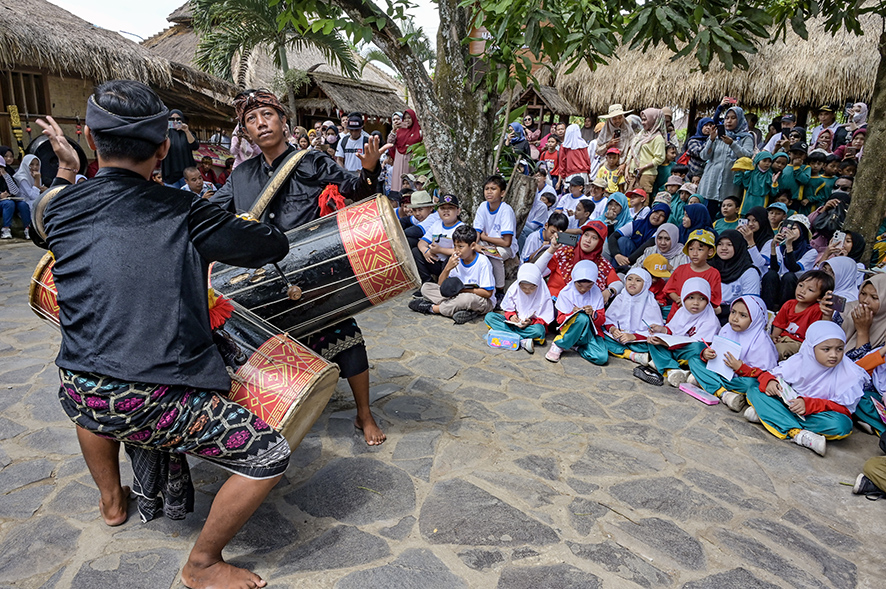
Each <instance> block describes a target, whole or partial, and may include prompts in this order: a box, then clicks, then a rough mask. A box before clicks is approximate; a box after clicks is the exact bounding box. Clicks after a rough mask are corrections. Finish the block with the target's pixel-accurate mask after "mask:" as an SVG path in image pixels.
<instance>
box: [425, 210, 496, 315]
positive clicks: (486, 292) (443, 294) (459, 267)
mask: <svg viewBox="0 0 886 589" xmlns="http://www.w3.org/2000/svg"><path fill="white" fill-rule="evenodd" d="M477 239H478V235H477V230H476V229H474V228H473V227H470V226H468V225H464V224H462V225H459V226H458V227H456V229H455V231H453V233H452V241H453V247H454V249H455V253H453V254H452V255H451V256H450V257H449V260H447V262H446V265H445V266H444V267H443V272H441V273H440V277H439V278H438V280H437V282H425V283H424V284H423V285H422V286H421V294H422V297H423V298H417V299H412V300H411V301H409V308H410V309H412V310H413V311H416V312H418V313H425V314H426V315H434V314H440V315H443V316H444V317H452V320H453V321H455V323H456V324H462V323H467V322H468V321H470V320H471V319H474V318H476V317H479V316H481V315H485V314H486V313H489V312H490V311H492V309H493V307H494V306H495V276H493V273H492V264H490V262H489V259H488V258H487V257H486V256H481V255H480V254H479V253H478V250H479V249H480V244H479V243H478V242H477Z"/></svg>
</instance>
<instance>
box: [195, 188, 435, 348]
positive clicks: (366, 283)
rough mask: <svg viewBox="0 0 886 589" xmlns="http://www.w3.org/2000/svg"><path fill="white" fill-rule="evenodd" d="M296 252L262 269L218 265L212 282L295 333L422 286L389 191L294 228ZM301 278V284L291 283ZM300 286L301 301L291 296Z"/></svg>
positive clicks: (291, 245) (292, 239) (291, 233)
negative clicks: (389, 196)
mask: <svg viewBox="0 0 886 589" xmlns="http://www.w3.org/2000/svg"><path fill="white" fill-rule="evenodd" d="M286 236H287V237H288V238H289V254H288V255H287V256H286V257H285V258H284V259H283V260H282V261H281V262H280V263H279V264H278V266H279V267H280V268H281V269H282V271H283V273H284V274H285V276H286V278H285V280H284V279H283V277H281V276H280V273H279V272H278V271H277V270H276V269H275V268H274V266H273V265H269V266H265V267H263V268H259V269H257V270H249V269H245V268H238V267H236V266H227V265H224V264H218V263H216V264H214V265H213V267H212V270H211V275H210V280H211V282H212V287H213V288H214V289H215V290H216V291H217V292H220V293H222V294H223V295H225V296H226V297H228V298H230V299H232V300H234V301H236V302H238V303H240V304H241V305H243V306H244V307H246V308H247V309H249V310H250V311H252V312H253V313H255V314H256V315H258V316H259V317H261V318H262V319H264V320H265V321H267V322H268V323H271V324H272V325H274V326H276V327H277V328H278V329H280V330H283V331H285V332H286V333H288V334H289V335H290V336H292V337H300V336H303V335H307V334H310V333H313V332H315V331H318V330H320V329H322V328H324V327H327V326H330V325H334V324H335V323H338V322H339V321H341V320H343V319H347V318H348V317H351V316H353V315H356V314H357V313H359V312H360V311H363V310H365V309H367V308H369V307H371V306H373V305H377V304H379V303H382V302H384V301H386V300H388V299H391V298H393V297H395V296H397V295H399V294H402V293H404V292H406V291H410V290H415V289H417V288H419V286H420V285H421V281H420V280H419V277H418V270H417V269H416V267H415V261H414V260H413V259H412V252H411V251H410V248H409V245H408V244H407V242H406V236H405V235H404V234H403V229H402V228H401V227H400V222H399V221H398V219H397V216H396V214H395V213H394V209H393V208H392V207H391V203H390V201H389V200H388V198H387V197H386V196H384V195H378V196H377V197H375V198H373V199H367V200H365V201H362V202H359V203H356V204H353V205H351V206H349V207H347V208H344V209H342V210H340V211H337V212H336V213H335V214H334V215H328V216H326V217H322V218H320V219H317V220H316V221H313V222H311V223H308V224H306V225H302V226H301V227H296V228H295V229H292V230H290V231H288V232H287V233H286ZM290 285H294V286H295V287H296V288H294V289H291V288H289V286H290ZM293 290H294V291H296V292H297V293H298V294H296V295H295V296H296V297H297V298H296V299H295V300H293V299H292V298H290V297H289V296H287V293H288V292H292V291H293Z"/></svg>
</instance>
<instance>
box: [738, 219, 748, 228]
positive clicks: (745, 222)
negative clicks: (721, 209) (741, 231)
mask: <svg viewBox="0 0 886 589" xmlns="http://www.w3.org/2000/svg"><path fill="white" fill-rule="evenodd" d="M747 224H748V220H747V219H739V220H738V226H739V227H744V226H745V225H747Z"/></svg>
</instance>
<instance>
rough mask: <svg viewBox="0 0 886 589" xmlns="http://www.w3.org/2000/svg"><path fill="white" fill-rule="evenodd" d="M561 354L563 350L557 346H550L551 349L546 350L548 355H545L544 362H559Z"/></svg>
mask: <svg viewBox="0 0 886 589" xmlns="http://www.w3.org/2000/svg"><path fill="white" fill-rule="evenodd" d="M562 353H563V348H561V347H560V346H558V345H557V344H551V349H550V350H548V353H547V354H545V360H547V361H548V362H559V361H560V354H562Z"/></svg>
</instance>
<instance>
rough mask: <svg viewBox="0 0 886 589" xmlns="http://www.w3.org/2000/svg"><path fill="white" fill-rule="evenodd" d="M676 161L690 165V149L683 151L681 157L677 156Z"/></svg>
mask: <svg viewBox="0 0 886 589" xmlns="http://www.w3.org/2000/svg"><path fill="white" fill-rule="evenodd" d="M676 163H678V164H680V165H681V166H688V165H689V150H688V149H687V150H686V151H684V152H683V155H681V156H680V157H678V158H677V161H676Z"/></svg>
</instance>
